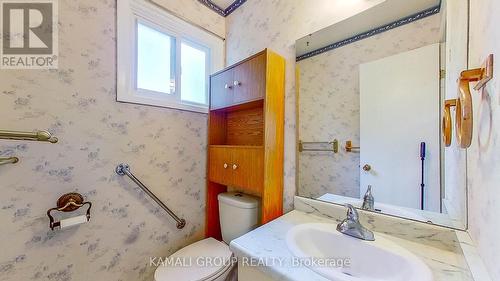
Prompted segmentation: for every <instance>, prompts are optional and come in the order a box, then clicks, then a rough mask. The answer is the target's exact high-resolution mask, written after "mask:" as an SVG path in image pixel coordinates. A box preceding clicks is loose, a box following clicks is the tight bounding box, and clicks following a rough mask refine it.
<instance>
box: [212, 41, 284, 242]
mask: <svg viewBox="0 0 500 281" xmlns="http://www.w3.org/2000/svg"><path fill="white" fill-rule="evenodd" d="M284 83H285V60H284V58H282V57H281V56H279V55H277V54H276V53H274V52H272V51H270V50H268V49H266V50H264V51H262V52H260V53H258V54H256V55H254V56H252V57H250V58H247V59H245V60H243V61H241V62H239V63H237V64H235V65H233V66H230V67H228V68H226V69H225V70H223V71H220V72H218V73H215V74H214V75H212V76H211V77H210V111H209V118H208V145H209V147H208V164H207V204H206V205H207V207H206V208H207V209H206V211H207V223H206V235H207V236H209V237H214V238H217V239H221V238H222V237H221V233H220V224H219V207H218V201H217V195H218V194H219V193H221V192H226V191H228V190H229V191H240V192H243V193H247V194H251V195H255V196H258V197H260V198H261V208H262V210H261V213H262V218H261V222H262V223H266V222H269V221H270V220H273V219H275V218H276V217H279V216H280V215H282V214H283V142H284V98H285V93H284V86H285V85H284Z"/></svg>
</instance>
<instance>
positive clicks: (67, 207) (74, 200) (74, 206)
mask: <svg viewBox="0 0 500 281" xmlns="http://www.w3.org/2000/svg"><path fill="white" fill-rule="evenodd" d="M85 205H88V209H87V214H86V217H87V221H89V220H90V208H92V203H90V202H88V201H87V202H84V201H83V196H82V195H81V194H80V193H76V192H71V193H67V194H64V195H62V196H61V197H59V199H58V200H57V207H55V208H52V209H49V210H48V211H47V216H48V217H49V219H50V224H49V227H50V229H52V230H54V228H56V227H60V226H61V222H60V221H54V217H53V216H52V215H51V212H53V211H59V212H66V213H67V212H73V211H76V210H78V209H80V208H81V207H83V206H85Z"/></svg>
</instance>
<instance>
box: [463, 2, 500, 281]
mask: <svg viewBox="0 0 500 281" xmlns="http://www.w3.org/2000/svg"><path fill="white" fill-rule="evenodd" d="M498 13H500V2H499V1H496V0H483V1H478V0H471V1H470V33H469V38H470V41H469V42H470V43H469V67H470V68H476V67H479V66H481V65H482V63H483V61H484V60H485V59H486V57H487V56H488V55H489V54H494V56H495V59H494V60H495V62H494V71H495V73H496V74H494V78H493V80H491V81H490V82H489V83H488V84H487V86H486V87H485V88H484V90H483V91H481V92H477V91H473V92H472V98H473V106H474V133H473V139H472V145H471V147H470V148H469V149H468V150H467V169H468V173H467V177H468V178H467V179H468V187H469V232H470V233H471V236H472V238H473V240H474V241H475V242H476V243H477V246H478V249H479V253H480V254H481V256H482V258H483V261H484V263H485V264H486V267H487V268H488V270H489V272H490V275H491V278H492V280H500V267H499V266H498V261H499V260H500V241H499V240H498V233H500V217H499V216H498V214H499V213H500V192H499V183H500V173H499V170H500V78H499V77H498V69H500V64H499V63H498V62H499V60H498V58H499V56H500V29H499V25H498Z"/></svg>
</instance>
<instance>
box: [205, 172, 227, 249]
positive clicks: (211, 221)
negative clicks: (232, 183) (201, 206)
mask: <svg viewBox="0 0 500 281" xmlns="http://www.w3.org/2000/svg"><path fill="white" fill-rule="evenodd" d="M226 191H227V187H225V186H224V185H221V184H217V183H214V182H210V181H208V182H207V206H206V225H205V235H206V237H213V238H215V239H218V240H222V234H221V229H220V219H219V201H218V200H217V196H218V195H219V193H223V192H226Z"/></svg>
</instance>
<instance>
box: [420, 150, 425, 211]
mask: <svg viewBox="0 0 500 281" xmlns="http://www.w3.org/2000/svg"><path fill="white" fill-rule="evenodd" d="M420 161H421V162H422V171H421V173H422V175H421V182H420V209H421V210H423V209H424V203H425V202H424V197H425V196H424V195H425V194H424V189H425V184H424V172H425V169H424V168H425V166H424V165H425V142H421V143H420Z"/></svg>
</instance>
